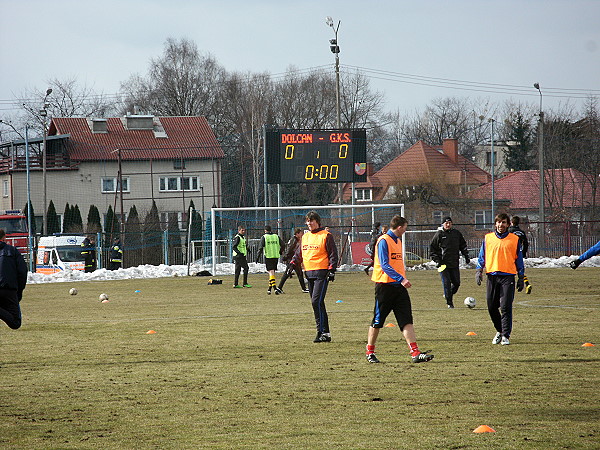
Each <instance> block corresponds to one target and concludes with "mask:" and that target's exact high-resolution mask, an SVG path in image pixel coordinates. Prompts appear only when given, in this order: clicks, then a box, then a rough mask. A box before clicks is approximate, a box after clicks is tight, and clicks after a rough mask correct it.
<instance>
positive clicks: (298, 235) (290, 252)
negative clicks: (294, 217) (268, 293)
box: [277, 228, 308, 292]
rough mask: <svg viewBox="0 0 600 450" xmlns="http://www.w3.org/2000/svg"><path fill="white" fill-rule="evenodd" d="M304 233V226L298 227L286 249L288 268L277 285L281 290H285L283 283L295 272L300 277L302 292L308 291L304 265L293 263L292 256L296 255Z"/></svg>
mask: <svg viewBox="0 0 600 450" xmlns="http://www.w3.org/2000/svg"><path fill="white" fill-rule="evenodd" d="M303 234H304V232H303V231H302V228H296V229H295V230H294V235H293V236H292V237H291V238H290V240H289V242H288V243H287V247H286V251H285V254H284V255H283V262H285V263H286V270H285V273H284V274H283V276H282V277H281V280H280V281H279V286H277V287H278V288H279V290H280V291H282V292H283V285H284V284H285V282H286V280H287V279H288V278H290V277H291V276H292V274H293V273H294V272H295V273H296V276H297V277H298V282H299V283H300V287H301V288H302V292H308V289H306V283H305V282H304V273H303V272H302V267H300V266H297V265H295V264H292V263H291V261H292V258H293V257H294V254H295V253H296V249H297V248H298V246H299V245H300V242H301V241H302V235H303Z"/></svg>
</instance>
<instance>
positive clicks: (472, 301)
mask: <svg viewBox="0 0 600 450" xmlns="http://www.w3.org/2000/svg"><path fill="white" fill-rule="evenodd" d="M463 303H464V304H465V306H466V307H467V308H469V309H473V308H475V299H474V298H473V297H467V298H465V301H464V302H463Z"/></svg>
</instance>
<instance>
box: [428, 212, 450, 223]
mask: <svg viewBox="0 0 600 450" xmlns="http://www.w3.org/2000/svg"><path fill="white" fill-rule="evenodd" d="M447 215H448V214H445V213H444V211H434V212H433V214H432V216H433V223H435V224H438V223H442V218H444V217H446V216H447Z"/></svg>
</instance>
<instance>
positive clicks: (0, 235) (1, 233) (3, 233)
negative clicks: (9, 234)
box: [0, 228, 6, 241]
mask: <svg viewBox="0 0 600 450" xmlns="http://www.w3.org/2000/svg"><path fill="white" fill-rule="evenodd" d="M5 237H6V230H5V229H4V228H0V241H3V240H4V238H5Z"/></svg>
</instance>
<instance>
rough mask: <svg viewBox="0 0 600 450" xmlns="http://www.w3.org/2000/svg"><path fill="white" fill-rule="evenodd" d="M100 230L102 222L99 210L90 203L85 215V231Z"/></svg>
mask: <svg viewBox="0 0 600 450" xmlns="http://www.w3.org/2000/svg"><path fill="white" fill-rule="evenodd" d="M101 231H102V224H101V222H100V211H98V208H97V207H96V206H95V205H90V209H89V211H88V216H87V225H86V229H85V232H86V233H94V234H96V233H100V232H101Z"/></svg>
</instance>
